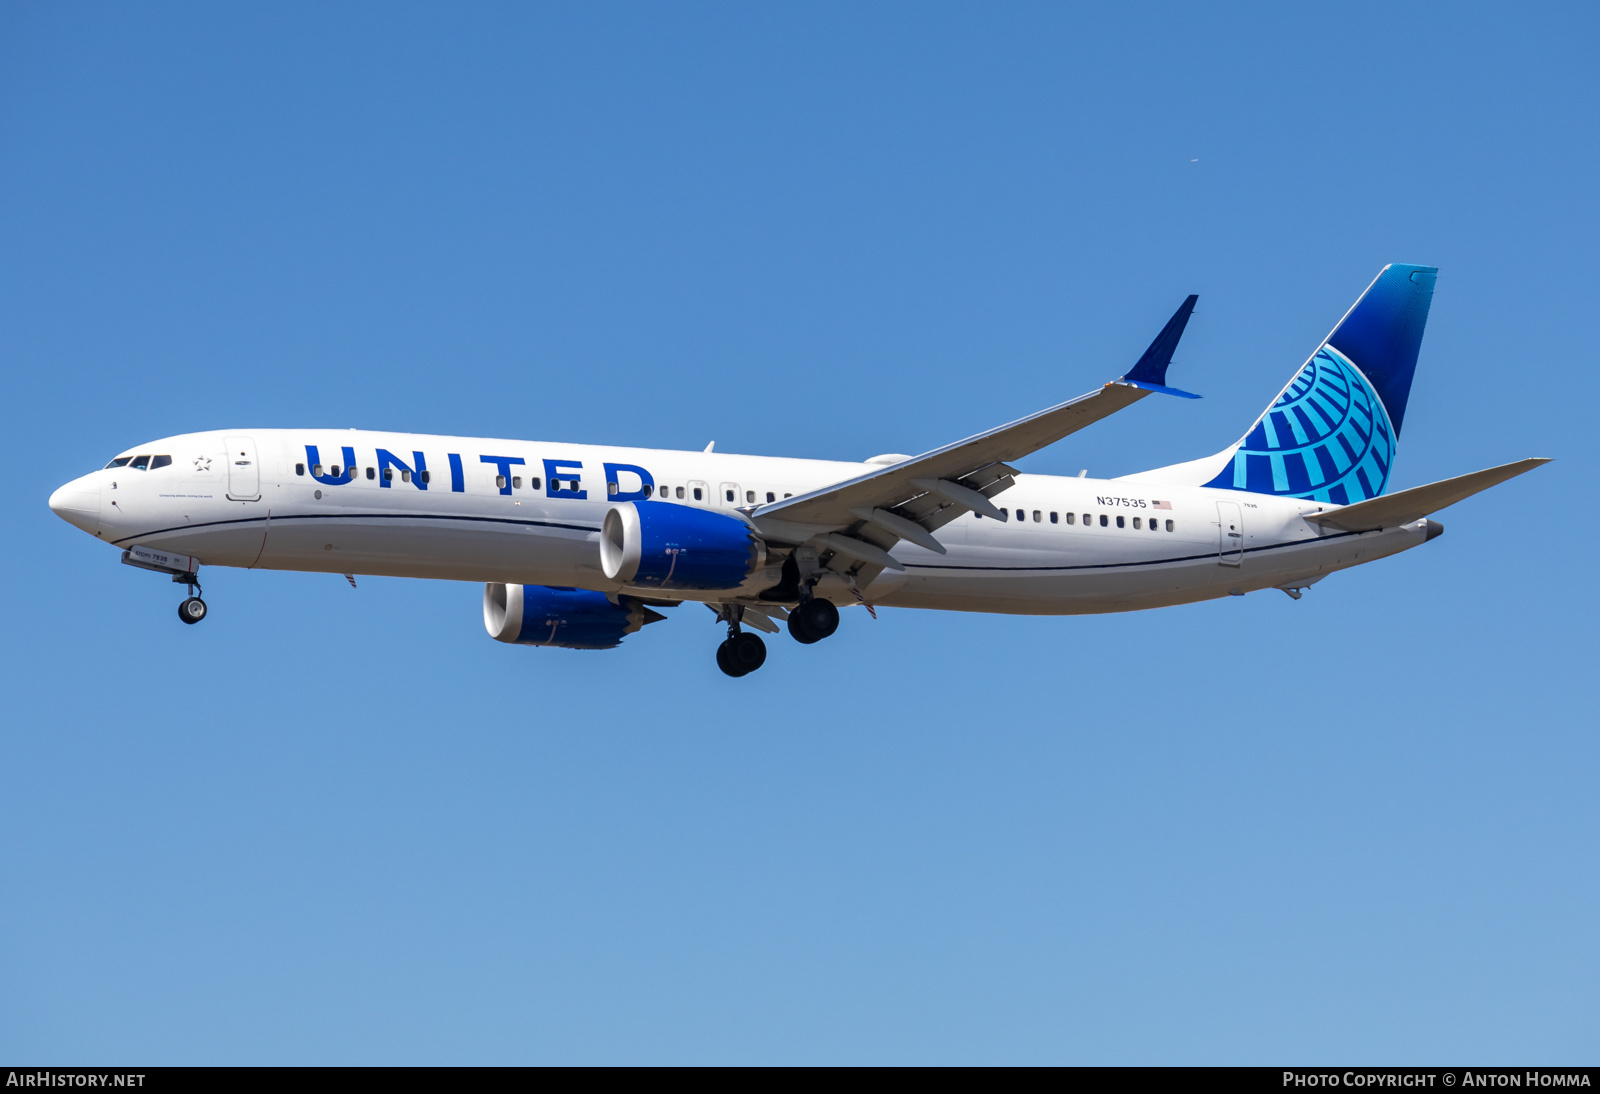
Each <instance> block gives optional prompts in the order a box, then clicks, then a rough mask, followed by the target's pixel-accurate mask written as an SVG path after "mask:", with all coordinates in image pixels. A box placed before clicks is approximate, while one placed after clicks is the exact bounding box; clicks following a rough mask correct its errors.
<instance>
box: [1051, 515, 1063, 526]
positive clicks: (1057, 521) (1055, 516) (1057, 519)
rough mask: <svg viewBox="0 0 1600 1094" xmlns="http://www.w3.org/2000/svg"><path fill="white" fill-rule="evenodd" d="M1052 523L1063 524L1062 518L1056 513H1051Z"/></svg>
mask: <svg viewBox="0 0 1600 1094" xmlns="http://www.w3.org/2000/svg"><path fill="white" fill-rule="evenodd" d="M1050 523H1051V524H1060V523H1061V518H1060V517H1058V516H1057V515H1056V514H1055V513H1051V514H1050Z"/></svg>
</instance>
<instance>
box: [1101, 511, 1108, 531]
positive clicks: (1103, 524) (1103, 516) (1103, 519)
mask: <svg viewBox="0 0 1600 1094" xmlns="http://www.w3.org/2000/svg"><path fill="white" fill-rule="evenodd" d="M1110 523H1111V522H1110V521H1108V520H1107V519H1106V515H1105V514H1104V513H1101V514H1100V527H1102V528H1104V527H1105V526H1106V525H1107V524H1110Z"/></svg>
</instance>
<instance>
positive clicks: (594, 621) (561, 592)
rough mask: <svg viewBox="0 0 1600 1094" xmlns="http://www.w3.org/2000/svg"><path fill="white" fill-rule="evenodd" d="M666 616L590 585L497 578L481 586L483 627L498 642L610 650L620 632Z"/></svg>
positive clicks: (621, 633)
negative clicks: (518, 582)
mask: <svg viewBox="0 0 1600 1094" xmlns="http://www.w3.org/2000/svg"><path fill="white" fill-rule="evenodd" d="M665 618H666V616H664V615H662V614H661V613H659V612H653V611H651V610H650V609H649V608H647V607H645V606H644V605H643V604H640V603H639V602H638V601H637V600H634V599H633V598H632V597H627V596H619V597H617V599H616V600H615V601H613V600H611V599H610V598H609V597H607V596H606V594H605V593H597V592H595V591H594V590H592V589H564V588H560V587H558V586H554V585H501V584H500V583H498V582H491V583H490V584H488V585H485V586H484V587H483V626H484V629H485V630H487V631H488V632H489V637H490V638H493V639H495V640H496V641H499V642H516V643H518V644H520V645H524V646H562V647H564V648H566V649H569V650H608V649H610V648H611V647H612V646H615V645H617V644H618V643H620V642H621V641H622V639H623V636H624V635H629V634H632V633H633V632H634V631H636V630H638V629H639V628H640V627H642V626H644V625H645V624H646V623H654V622H656V620H658V619H665Z"/></svg>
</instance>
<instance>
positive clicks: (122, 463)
mask: <svg viewBox="0 0 1600 1094" xmlns="http://www.w3.org/2000/svg"><path fill="white" fill-rule="evenodd" d="M131 459H133V457H132V456H118V457H117V458H116V459H114V460H112V461H111V462H110V463H108V464H106V465H105V467H103V468H101V470H102V471H110V470H111V469H112V468H113V467H126V466H128V461H129V460H131Z"/></svg>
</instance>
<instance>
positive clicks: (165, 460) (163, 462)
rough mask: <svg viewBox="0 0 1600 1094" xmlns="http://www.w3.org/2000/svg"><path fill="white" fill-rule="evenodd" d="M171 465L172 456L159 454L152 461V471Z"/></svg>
mask: <svg viewBox="0 0 1600 1094" xmlns="http://www.w3.org/2000/svg"><path fill="white" fill-rule="evenodd" d="M171 466H172V457H171V456H157V457H155V458H154V459H152V460H151V461H150V470H152V471H154V470H155V469H156V468H158V467H171Z"/></svg>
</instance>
